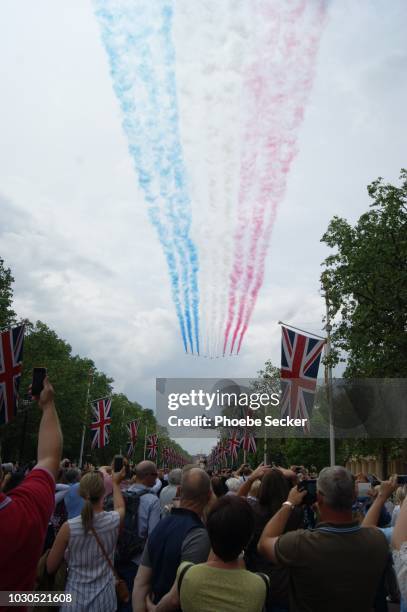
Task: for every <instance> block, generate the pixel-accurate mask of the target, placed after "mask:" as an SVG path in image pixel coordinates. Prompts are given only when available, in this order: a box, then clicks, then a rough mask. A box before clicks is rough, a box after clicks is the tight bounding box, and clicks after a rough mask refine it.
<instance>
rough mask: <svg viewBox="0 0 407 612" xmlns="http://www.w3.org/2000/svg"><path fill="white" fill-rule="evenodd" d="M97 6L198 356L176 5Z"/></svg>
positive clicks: (143, 0) (167, 0) (129, 0)
mask: <svg viewBox="0 0 407 612" xmlns="http://www.w3.org/2000/svg"><path fill="white" fill-rule="evenodd" d="M94 3H95V10H96V15H97V17H98V19H99V22H100V24H101V28H102V39H103V42H104V45H105V47H106V50H107V52H108V56H109V60H110V68H111V74H112V78H113V86H114V90H115V92H116V95H117V97H118V99H119V102H120V106H121V109H122V112H123V115H124V119H123V128H124V130H125V133H126V135H127V138H128V142H129V150H130V153H131V155H132V158H133V161H134V165H135V168H136V171H137V174H138V178H139V184H140V187H141V188H142V189H143V191H144V195H145V199H146V201H147V203H148V207H149V216H150V220H151V222H152V224H153V226H154V227H155V228H156V230H157V233H158V237H159V240H160V242H161V244H162V247H163V250H164V254H165V257H166V260H167V264H168V268H169V273H170V280H171V289H172V297H173V300H174V304H175V309H176V313H177V317H178V320H179V324H180V328H181V335H182V340H183V344H184V348H185V350H186V351H187V350H188V346H189V348H190V350H191V352H192V353H193V352H194V350H196V352H197V353H199V314H198V313H199V291H198V282H197V273H198V257H197V251H196V247H195V245H194V243H193V241H192V240H191V237H190V228H191V202H190V198H189V194H188V188H187V176H186V170H185V166H184V163H183V159H182V147H181V142H180V135H179V121H178V106H177V92H176V79H175V70H174V65H175V50H174V45H173V43H172V39H171V27H172V14H173V10H172V1H171V0H154V2H151V0H94ZM181 291H182V293H181ZM181 302H182V303H183V306H182V304H181ZM191 305H192V316H191ZM194 340H195V343H194ZM194 344H195V347H194Z"/></svg>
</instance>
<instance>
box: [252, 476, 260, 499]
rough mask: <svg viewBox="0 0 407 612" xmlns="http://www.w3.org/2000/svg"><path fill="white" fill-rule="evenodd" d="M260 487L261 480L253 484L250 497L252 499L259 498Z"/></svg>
mask: <svg viewBox="0 0 407 612" xmlns="http://www.w3.org/2000/svg"><path fill="white" fill-rule="evenodd" d="M260 485H261V480H260V479H259V478H258V479H257V480H255V481H254V482H253V484H252V486H251V487H250V491H249V495H250V496H251V497H258V496H259V491H260Z"/></svg>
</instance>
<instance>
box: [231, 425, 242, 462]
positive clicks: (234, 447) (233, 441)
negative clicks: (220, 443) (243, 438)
mask: <svg viewBox="0 0 407 612" xmlns="http://www.w3.org/2000/svg"><path fill="white" fill-rule="evenodd" d="M239 444H240V442H239V440H238V435H237V432H236V431H234V432H232V433H231V434H230V437H229V449H228V450H229V455H230V456H231V457H232V459H237V449H238V447H239Z"/></svg>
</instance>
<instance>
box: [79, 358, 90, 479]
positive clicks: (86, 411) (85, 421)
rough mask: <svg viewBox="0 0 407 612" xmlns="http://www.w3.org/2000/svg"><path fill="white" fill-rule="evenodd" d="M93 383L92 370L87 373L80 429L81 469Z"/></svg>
mask: <svg viewBox="0 0 407 612" xmlns="http://www.w3.org/2000/svg"><path fill="white" fill-rule="evenodd" d="M92 382H93V370H92V369H90V370H89V373H88V388H87V390H86V406H85V418H84V422H83V427H82V439H81V450H80V453H79V467H80V468H81V467H82V461H83V447H84V444H85V434H86V427H87V425H88V422H87V421H88V409H89V393H90V385H91V383H92Z"/></svg>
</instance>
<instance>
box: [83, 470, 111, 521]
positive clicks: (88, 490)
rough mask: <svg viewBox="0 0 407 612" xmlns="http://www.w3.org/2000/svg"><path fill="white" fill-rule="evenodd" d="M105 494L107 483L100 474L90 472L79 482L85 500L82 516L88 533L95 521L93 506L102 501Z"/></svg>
mask: <svg viewBox="0 0 407 612" xmlns="http://www.w3.org/2000/svg"><path fill="white" fill-rule="evenodd" d="M104 494H105V484H104V481H103V479H102V478H101V477H100V474H99V473H97V472H88V473H87V474H85V475H84V476H82V478H81V481H80V483H79V495H80V496H81V497H83V499H84V500H85V505H84V506H83V508H82V512H81V518H82V525H83V529H84V531H85V533H88V531H89V530H90V528H91V527H92V523H93V516H94V511H93V506H94V505H95V504H97V503H98V501H100V499H101V498H102V497H103V495H104Z"/></svg>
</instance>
